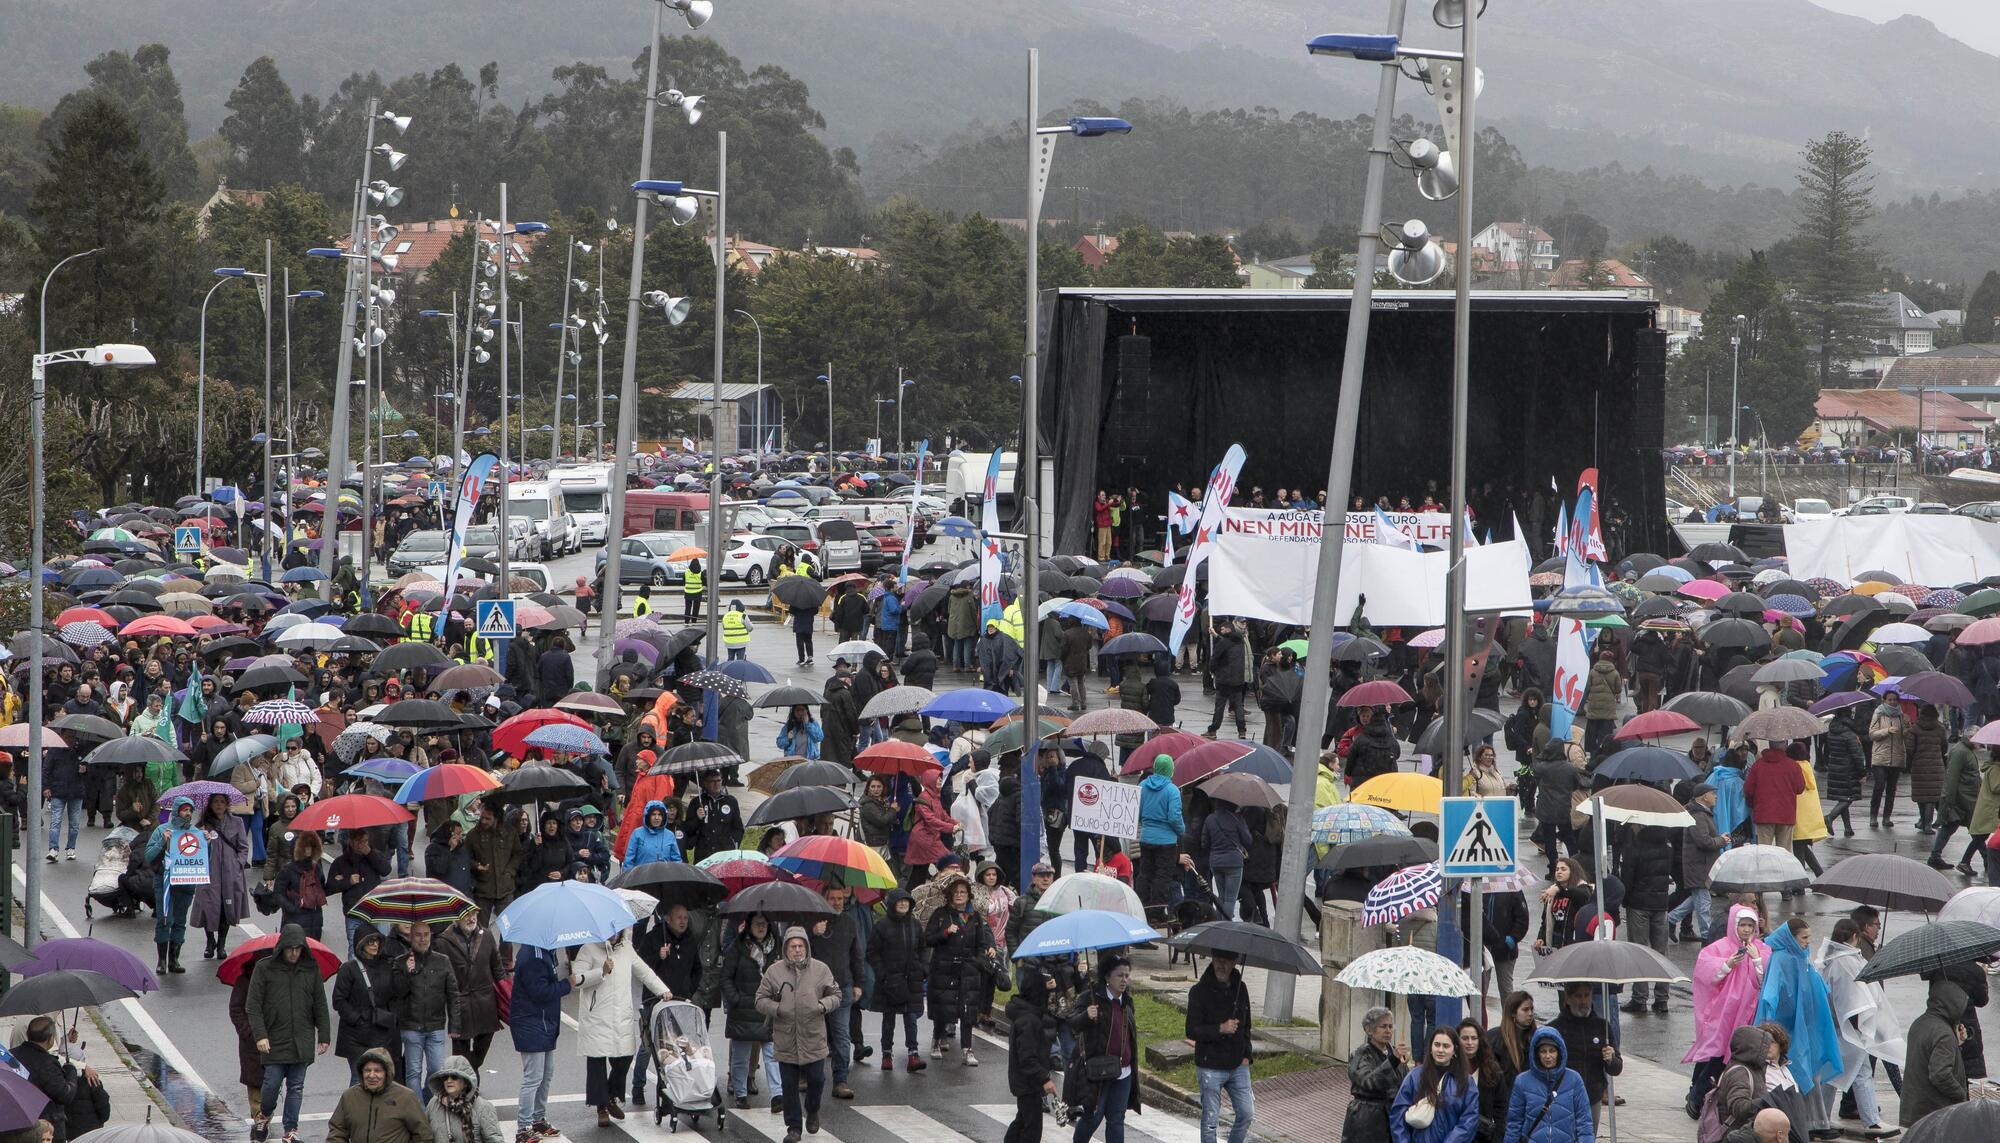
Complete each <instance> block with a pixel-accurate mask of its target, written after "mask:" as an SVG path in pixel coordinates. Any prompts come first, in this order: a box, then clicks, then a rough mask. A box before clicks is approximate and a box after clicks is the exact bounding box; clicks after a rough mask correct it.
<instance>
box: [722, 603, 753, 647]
mask: <svg viewBox="0 0 2000 1143" xmlns="http://www.w3.org/2000/svg"><path fill="white" fill-rule="evenodd" d="M722 645H723V646H724V647H727V648H728V649H729V657H730V658H732V659H742V658H747V657H748V656H749V654H750V617H749V616H748V615H745V614H744V613H743V601H742V600H740V599H738V600H734V601H732V602H731V603H730V604H729V610H727V611H725V612H723V613H722Z"/></svg>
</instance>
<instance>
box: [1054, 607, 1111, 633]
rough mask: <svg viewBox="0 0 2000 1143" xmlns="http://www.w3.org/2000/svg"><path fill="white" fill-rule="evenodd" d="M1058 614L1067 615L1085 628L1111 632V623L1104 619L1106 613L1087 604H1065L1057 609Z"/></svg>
mask: <svg viewBox="0 0 2000 1143" xmlns="http://www.w3.org/2000/svg"><path fill="white" fill-rule="evenodd" d="M1056 614H1057V615H1067V616H1069V617H1070V618H1071V619H1074V620H1076V621H1077V622H1078V623H1081V624H1083V625H1084V626H1085V627H1095V628H1097V629H1098V630H1099V631H1109V630H1111V621H1110V620H1108V619H1106V618H1104V613H1103V612H1101V611H1099V610H1097V609H1096V608H1095V607H1089V606H1086V605H1085V604H1081V603H1065V604H1063V605H1062V606H1061V607H1058V608H1056Z"/></svg>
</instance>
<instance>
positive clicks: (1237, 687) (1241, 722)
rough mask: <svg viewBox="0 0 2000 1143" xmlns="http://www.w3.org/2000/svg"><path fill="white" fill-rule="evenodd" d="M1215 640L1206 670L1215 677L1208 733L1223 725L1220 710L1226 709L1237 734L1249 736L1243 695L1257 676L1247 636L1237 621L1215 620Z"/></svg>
mask: <svg viewBox="0 0 2000 1143" xmlns="http://www.w3.org/2000/svg"><path fill="white" fill-rule="evenodd" d="M1214 630H1215V642H1214V644H1213V648H1212V649H1211V650H1210V651H1209V657H1208V664H1209V669H1210V670H1211V671H1212V672H1213V673H1214V676H1215V710H1214V712H1213V713H1212V714H1210V715H1209V718H1208V731H1207V733H1208V736H1209V737H1210V738H1213V737H1215V732H1216V731H1217V730H1220V729H1221V728H1222V712H1223V710H1224V708H1227V709H1228V711H1229V712H1230V714H1232V715H1233V716H1235V719H1236V737H1238V738H1245V737H1248V735H1249V728H1250V724H1249V723H1248V722H1247V721H1245V718H1244V713H1243V696H1244V695H1245V693H1246V692H1248V690H1249V689H1250V684H1251V683H1252V682H1253V681H1254V680H1255V679H1256V677H1257V674H1256V665H1255V664H1254V663H1253V662H1252V661H1251V658H1250V639H1249V636H1248V634H1247V633H1246V632H1245V631H1244V630H1243V628H1242V627H1241V626H1239V625H1238V624H1237V623H1235V622H1233V621H1231V620H1228V619H1217V620H1215V626H1214Z"/></svg>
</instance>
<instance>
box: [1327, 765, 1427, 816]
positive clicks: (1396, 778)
mask: <svg viewBox="0 0 2000 1143" xmlns="http://www.w3.org/2000/svg"><path fill="white" fill-rule="evenodd" d="M1347 800H1348V801H1350V802H1355V803H1358V804H1360V805H1364V806H1381V807H1382V808H1383V809H1385V810H1402V811H1403V812H1405V813H1424V814H1435V813H1439V812H1441V811H1442V809H1443V806H1444V783H1443V782H1441V781H1439V780H1438V779H1436V778H1433V777H1430V776H1429V775H1427V774H1406V773H1394V774H1377V775H1375V776H1374V777H1373V778H1370V779H1368V780H1367V781H1366V782H1363V783H1361V784H1360V785H1359V786H1356V787H1355V788H1354V793H1353V794H1352V795H1351V796H1350V797H1349V798H1348V799H1347Z"/></svg>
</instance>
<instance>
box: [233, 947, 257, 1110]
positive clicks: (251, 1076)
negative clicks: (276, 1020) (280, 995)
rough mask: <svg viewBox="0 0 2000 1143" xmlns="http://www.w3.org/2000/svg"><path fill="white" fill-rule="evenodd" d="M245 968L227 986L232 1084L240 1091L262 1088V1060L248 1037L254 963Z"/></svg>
mask: <svg viewBox="0 0 2000 1143" xmlns="http://www.w3.org/2000/svg"><path fill="white" fill-rule="evenodd" d="M262 959H264V958H262V957H258V958H255V959H253V960H252V961H251V962H250V963H249V964H248V965H245V966H244V968H243V972H242V974H241V975H240V976H238V977H237V978H236V983H235V984H232V985H230V986H229V1025H230V1027H232V1028H234V1029H236V1080H237V1082H238V1083H241V1084H242V1085H243V1086H244V1087H255V1088H262V1087H263V1086H264V1056H263V1054H262V1053H261V1052H259V1051H258V1050H257V1040H256V1037H254V1036H252V1035H251V1034H250V984H251V982H252V981H255V980H256V979H257V961H258V960H262Z"/></svg>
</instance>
